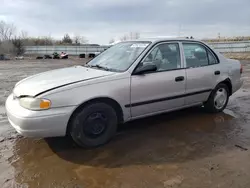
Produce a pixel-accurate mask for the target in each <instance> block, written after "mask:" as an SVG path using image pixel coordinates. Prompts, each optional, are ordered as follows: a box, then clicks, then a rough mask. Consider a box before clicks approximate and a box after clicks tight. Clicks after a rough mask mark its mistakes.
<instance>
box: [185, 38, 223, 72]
mask: <svg viewBox="0 0 250 188" xmlns="http://www.w3.org/2000/svg"><path fill="white" fill-rule="evenodd" d="M183 44H198V45H201V46H203V47H204V48H205V50H206V54H207V59H208V64H207V65H200V66H196V67H187V62H186V57H185V53H184V47H183ZM181 45H182V49H183V55H184V61H185V67H184V68H185V69H190V68H191V69H194V68H199V67H207V66H211V65H216V64H219V63H220V62H219V58H218V57H217V55H216V56H215V54H214V52H212V50H211V49H210V48H209V47H208V46H207V45H206V44H203V43H202V42H197V41H182V42H181ZM208 51H209V52H210V53H211V54H212V56H213V57H214V58H215V60H216V63H214V64H210V63H209V58H208Z"/></svg>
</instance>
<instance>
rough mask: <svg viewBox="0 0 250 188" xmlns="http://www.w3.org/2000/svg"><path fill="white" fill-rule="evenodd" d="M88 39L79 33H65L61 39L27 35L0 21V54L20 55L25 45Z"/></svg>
mask: <svg viewBox="0 0 250 188" xmlns="http://www.w3.org/2000/svg"><path fill="white" fill-rule="evenodd" d="M87 43H88V40H87V39H86V38H85V37H84V36H81V35H74V36H72V37H71V36H70V35H69V34H67V33H66V34H65V35H64V36H63V38H62V39H61V40H58V39H54V38H52V37H51V36H44V37H29V36H28V33H27V32H26V31H19V32H18V31H17V29H16V27H15V26H14V25H13V24H9V23H6V22H4V21H0V54H13V55H17V56H19V55H22V54H24V52H25V46H51V45H82V44H87Z"/></svg>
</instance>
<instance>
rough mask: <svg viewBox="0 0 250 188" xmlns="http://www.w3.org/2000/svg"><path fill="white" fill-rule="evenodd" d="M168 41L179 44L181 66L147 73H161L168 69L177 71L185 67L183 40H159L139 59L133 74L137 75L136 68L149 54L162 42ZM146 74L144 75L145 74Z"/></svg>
mask: <svg viewBox="0 0 250 188" xmlns="http://www.w3.org/2000/svg"><path fill="white" fill-rule="evenodd" d="M166 43H170V44H178V47H179V54H180V61H181V68H177V69H170V70H162V71H153V72H147V73H145V74H154V73H161V72H168V71H176V70H182V69H185V68H184V64H183V63H184V59H183V58H184V57H182V52H181V41H161V42H157V43H155V44H154V45H153V46H151V48H150V49H149V50H148V52H147V53H146V54H145V55H144V56H143V57H142V59H141V60H140V61H139V63H138V64H137V65H136V67H135V68H134V70H133V72H132V74H131V75H137V74H136V73H135V70H136V69H137V68H138V66H139V65H140V63H141V62H143V61H144V60H145V59H146V58H147V56H148V55H149V54H150V53H151V52H152V51H153V50H154V49H155V48H156V47H157V46H159V45H161V44H166ZM145 74H144V75H145Z"/></svg>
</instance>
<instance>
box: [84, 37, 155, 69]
mask: <svg viewBox="0 0 250 188" xmlns="http://www.w3.org/2000/svg"><path fill="white" fill-rule="evenodd" d="M149 44H150V42H141V41H140V42H121V43H118V44H116V45H114V46H112V47H111V48H109V49H107V50H106V51H104V52H103V53H101V54H100V55H99V56H97V57H95V58H94V59H93V60H91V61H90V62H89V63H88V64H87V65H86V66H88V67H95V68H100V69H104V70H107V71H115V72H123V71H126V70H127V69H128V68H129V67H130V66H131V65H132V64H133V62H134V61H135V60H136V59H137V58H138V57H139V55H140V54H141V53H142V52H143V51H144V50H145V49H146V47H147V46H148V45H149Z"/></svg>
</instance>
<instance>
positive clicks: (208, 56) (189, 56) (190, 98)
mask: <svg viewBox="0 0 250 188" xmlns="http://www.w3.org/2000/svg"><path fill="white" fill-rule="evenodd" d="M182 45H183V52H184V57H185V67H186V78H187V81H186V97H185V104H186V105H192V104H195V103H199V102H205V101H206V100H207V99H208V97H209V94H210V93H211V90H212V89H213V88H214V86H215V85H216V83H215V82H216V81H217V77H218V76H219V75H220V70H219V66H218V60H217V58H216V57H215V56H214V54H213V53H212V52H211V51H210V49H208V48H207V47H206V46H205V45H203V44H202V43H198V42H197V43H196V42H183V43H182Z"/></svg>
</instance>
